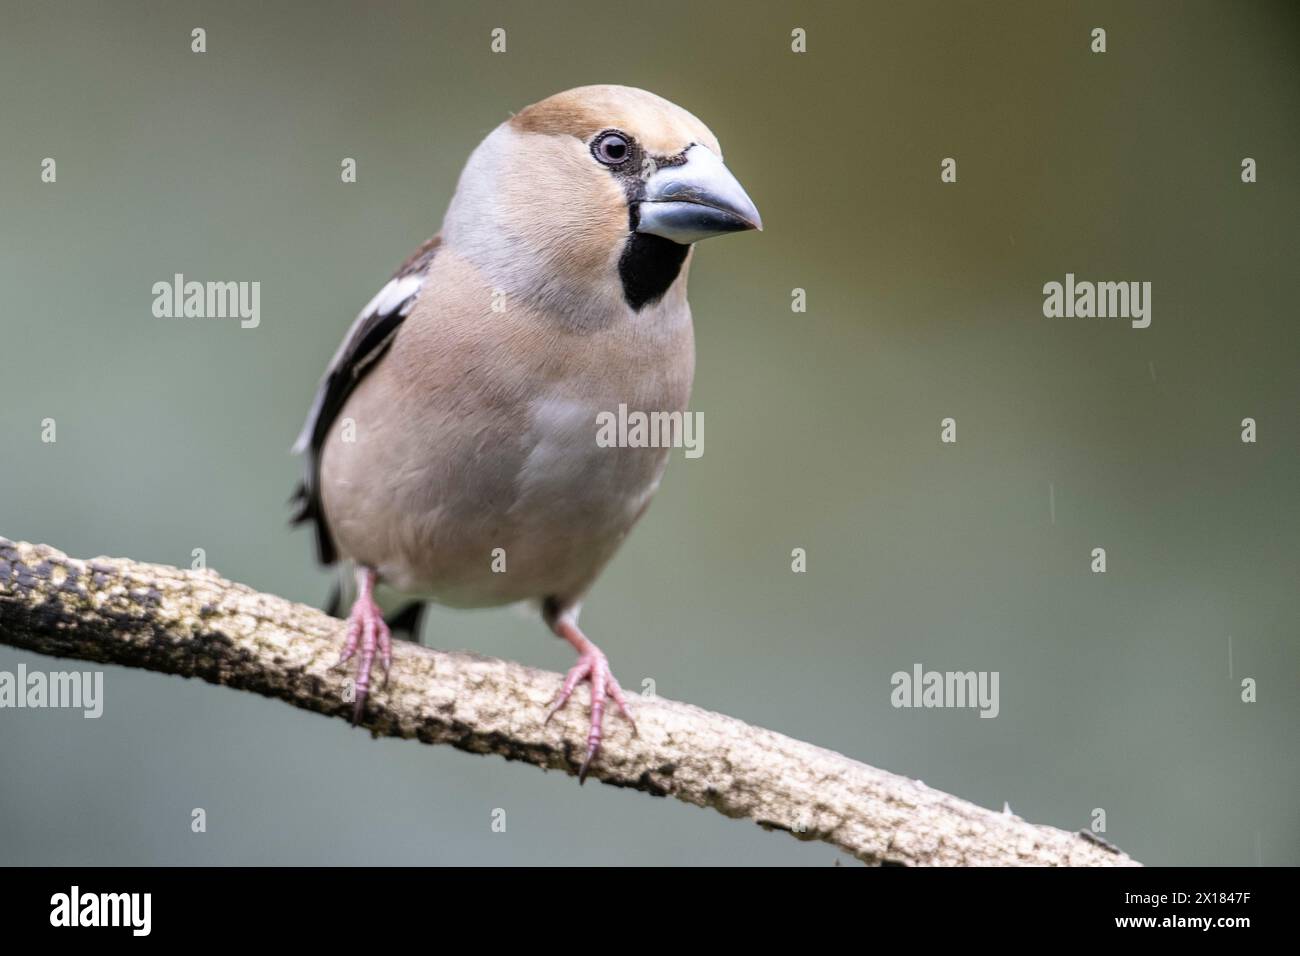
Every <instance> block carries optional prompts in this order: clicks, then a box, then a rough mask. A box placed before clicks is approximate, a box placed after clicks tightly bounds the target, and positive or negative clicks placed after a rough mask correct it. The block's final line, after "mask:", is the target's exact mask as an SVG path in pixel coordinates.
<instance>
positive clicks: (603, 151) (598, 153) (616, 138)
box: [591, 132, 632, 166]
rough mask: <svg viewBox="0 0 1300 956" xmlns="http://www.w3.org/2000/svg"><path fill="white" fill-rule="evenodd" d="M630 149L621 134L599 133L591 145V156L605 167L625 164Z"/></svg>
mask: <svg viewBox="0 0 1300 956" xmlns="http://www.w3.org/2000/svg"><path fill="white" fill-rule="evenodd" d="M631 153H632V147H631V145H630V144H629V143H628V140H627V137H626V136H624V135H623V134H622V133H613V132H611V133H601V134H600V135H599V136H597V137H596V138H595V139H594V140H593V141H592V143H591V154H592V155H593V156H595V157H596V159H598V160H600V162H602V163H604V164H605V165H606V166H618V165H620V164H622V163H625V162H627V158H628V156H629V155H631Z"/></svg>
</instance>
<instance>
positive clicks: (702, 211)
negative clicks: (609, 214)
mask: <svg viewBox="0 0 1300 956" xmlns="http://www.w3.org/2000/svg"><path fill="white" fill-rule="evenodd" d="M638 219H639V221H638V222H637V227H636V231H637V232H645V233H649V234H650V235H653V236H663V237H664V238H665V239H671V240H672V241H673V242H679V243H681V244H682V245H687V244H689V243H692V242H696V241H698V240H700V239H707V238H709V237H710V236H721V235H724V234H725V233H728V232H742V231H744V230H746V229H762V228H763V220H762V219H761V218H759V215H758V210H757V209H755V208H754V203H753V202H752V201H751V200H750V198H749V197H748V196H747V195H745V190H744V189H743V188H742V187H741V185H740V183H738V182H736V177H735V176H733V175H731V171H730V170H729V169H727V167H726V166H724V165H723V164H722V160H721V159H719V158H718V155H717V153H715V152H713V151H712V150H711V149H709V148H708V147H707V146H701V145H700V144H698V143H696V144H695V145H693V146H691V147H690V148H689V149H687V150H686V162H685V163H682V164H680V165H677V166H665V167H663V168H662V169H658V170H656V171H655V172H654V174H653V175H652V176H651V177H650V178H649V179H647V180H646V184H645V195H644V198H643V199H642V200H641V203H640V207H639V217H638Z"/></svg>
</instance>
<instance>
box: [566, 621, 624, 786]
mask: <svg viewBox="0 0 1300 956" xmlns="http://www.w3.org/2000/svg"><path fill="white" fill-rule="evenodd" d="M554 628H555V633H556V634H558V635H559V636H560V637H562V638H564V639H565V640H566V641H568V642H569V643H570V644H572V645H573V646H574V648H575V649H576V650H577V651H578V663H576V664H574V665H573V667H572V668H570V669H569V673H568V675H567V676H566V677H565V678H564V686H563V687H561V688H560V693H559V694H558V695H556V698H555V701H554V703H552V704H551V709H550V710H549V711H547V713H546V720H547V722H549V721H550V719H551V718H552V717H554V716H555V715H556V713H557V712H558V711H559V710H560V708H561V707H563V706H564V705H565V704H566V703H567V702H568V700H569V698H570V697H571V696H573V691H574V690H575V689H576V688H577V686H578V685H579V684H580V683H582V682H583V681H587V682H588V683H590V684H591V729H590V730H588V731H587V756H586V759H585V760H583V761H582V767H581V768H580V769H579V770H578V782H579V783H583V782H584V781H586V779H587V771H588V770H589V769H590V768H591V762H592V761H593V760H594V759H595V758H596V754H598V753H600V742H601V738H602V735H603V724H604V717H605V701H606V699H612V700H613V701H614V704H615V705H616V706H617V707H618V710H619V713H621V714H622V715H623V716H624V717H625V718H626V719H627V722H628V723H629V724H631V725H632V730H633V731H634V732H635V731H636V721H634V720H633V719H632V714H631V713H630V712H629V711H628V706H627V697H626V696H625V695H624V693H623V688H622V687H620V686H619V683H618V680H617V679H616V678H615V677H614V673H613V671H611V670H610V669H609V659H608V658H606V657H605V653H604V652H603V651H602V650H601V649H600V648H599V647H597V646H596V645H595V644H593V643H591V641H589V640H587V638H586V636H585V635H584V634H583V633H582V631H580V630H578V625H577V624H576V623H574V622H573V621H571V620H568V619H562V620H560V621H557V622H556V623H555V625H554Z"/></svg>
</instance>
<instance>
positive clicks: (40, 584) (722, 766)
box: [0, 538, 1136, 866]
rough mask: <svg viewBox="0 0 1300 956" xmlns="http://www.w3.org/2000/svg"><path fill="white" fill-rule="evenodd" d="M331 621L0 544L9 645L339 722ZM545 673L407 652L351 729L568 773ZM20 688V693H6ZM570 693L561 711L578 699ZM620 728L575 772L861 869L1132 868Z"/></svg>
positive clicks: (561, 727)
mask: <svg viewBox="0 0 1300 956" xmlns="http://www.w3.org/2000/svg"><path fill="white" fill-rule="evenodd" d="M341 638H342V622H340V621H337V620H335V619H333V618H330V617H328V616H326V615H325V614H322V613H321V612H320V611H317V610H314V609H313V608H310V607H306V606H305V605H302V604H294V603H291V602H289V601H286V600H284V599H283V598H279V597H275V596H274V595H269V594H260V593H258V592H256V591H254V590H252V589H251V588H248V587H245V586H244V585H241V584H232V583H231V582H229V581H225V580H223V579H222V578H221V577H219V576H218V575H217V574H216V573H215V572H213V571H182V570H179V569H177V568H172V567H167V566H165V565H155V564H141V563H138V562H135V561H131V560H127V559H121V558H95V559H94V560H91V561H79V560H76V559H73V558H69V557H68V556H67V555H65V554H62V553H61V552H59V551H56V550H54V549H53V548H50V547H48V546H46V545H37V544H26V543H22V542H13V541H9V540H8V539H6V538H0V641H3V642H4V643H6V644H12V645H13V646H15V647H19V648H24V649H27V650H31V651H36V652H38V653H41V654H51V655H54V656H57V657H74V658H79V659H82V660H88V661H99V662H103V663H108V664H121V665H124V666H127V667H143V668H145V669H147V670H155V671H162V672H164V673H168V674H180V675H182V676H185V677H199V678H202V679H203V680H206V681H208V682H210V683H213V684H222V685H224V686H227V687H234V688H239V689H241V690H250V691H254V692H256V693H259V694H263V695H265V696H267V697H278V698H279V699H281V700H284V701H287V702H288V703H290V704H293V705H294V706H296V707H301V708H303V709H305V710H312V711H316V712H317V713H321V714H327V715H331V716H335V717H342V718H345V719H346V718H349V717H350V716H351V709H352V705H351V704H350V703H348V702H347V701H346V700H345V691H346V690H347V689H348V688H349V687H350V683H349V680H350V678H349V675H348V674H347V673H344V672H343V671H340V670H337V669H334V668H333V667H332V665H333V664H334V662H335V660H336V659H337V657H338V652H339V646H340V643H341ZM559 685H560V676H559V675H558V674H552V673H547V672H544V671H539V670H534V669H533V668H530V667H524V666H522V665H519V664H512V663H509V662H507V661H500V660H494V659H491V658H487V657H481V656H479V655H477V654H470V653H465V652H449V651H435V650H431V649H429V648H425V647H421V646H419V645H416V644H412V643H409V642H406V641H398V642H396V644H395V646H394V648H393V669H392V680H391V683H390V684H389V686H388V688H387V690H385V689H383V688H382V687H377V688H375V689H374V691H372V693H371V698H370V701H369V702H368V703H367V707H366V714H365V716H364V718H363V723H364V725H365V726H366V727H368V728H369V729H370V730H371V731H372V733H374V734H375V735H390V736H395V737H415V738H417V739H418V740H422V741H424V742H425V743H429V744H451V745H452V746H453V747H457V748H459V749H461V750H467V751H470V752H471V753H479V754H489V753H494V754H499V755H501V756H503V757H505V758H506V759H507V760H522V761H526V762H527V763H531V764H534V765H536V766H538V767H543V768H546V769H553V770H564V771H566V772H568V773H571V774H576V773H577V770H578V767H579V765H580V764H581V762H582V757H583V752H584V742H585V739H586V733H585V731H586V720H587V716H586V708H585V707H583V706H570V707H568V708H565V710H563V711H561V712H560V713H559V714H557V715H556V718H555V719H554V720H553V721H551V723H550V724H549V725H547V724H543V719H544V717H545V713H546V705H547V703H548V702H549V701H550V700H551V699H552V698H553V697H554V696H555V694H556V691H557V690H558V689H559ZM23 691H24V689H23V688H19V692H20V693H21V692H23ZM578 702H579V701H578V698H575V701H574V703H578ZM634 703H635V705H636V719H637V724H638V727H639V733H638V734H637V735H635V736H634V735H633V734H632V733H631V731H630V729H629V728H628V725H627V723H626V722H625V721H623V720H619V719H616V718H615V719H610V720H607V721H606V725H607V727H606V729H607V731H608V735H607V737H606V742H605V745H604V748H603V750H602V752H601V755H600V756H599V757H598V758H597V760H596V761H595V763H594V764H593V765H592V768H591V775H592V776H593V777H594V778H596V779H598V780H601V781H602V782H604V783H609V784H613V785H615V786H619V787H631V788H634V789H637V790H645V791H647V792H649V793H652V794H655V795H658V796H674V797H676V798H677V799H679V800H684V801H686V802H687V803H693V804H696V805H697V806H702V807H712V808H713V809H715V810H717V811H718V812H720V813H722V814H724V815H726V816H729V817H744V818H748V819H750V820H753V821H754V822H755V823H758V824H759V825H760V826H763V827H766V828H769V829H781V830H786V831H789V832H791V833H793V835H794V836H796V837H797V838H799V839H801V840H823V841H825V842H827V843H829V844H831V845H832V846H836V847H839V848H840V849H842V850H844V851H846V852H848V853H850V854H852V855H853V856H855V857H857V858H858V859H859V860H862V861H864V862H867V863H900V864H908V865H996V864H1023V865H1071V866H1084V865H1102V866H1119V865H1136V864H1135V863H1134V861H1133V860H1132V859H1130V858H1129V857H1128V856H1126V855H1125V854H1123V853H1122V852H1120V851H1119V850H1118V849H1116V848H1114V847H1111V846H1110V845H1109V844H1106V843H1104V842H1103V841H1100V840H1098V839H1096V838H1095V837H1091V836H1090V835H1087V834H1079V833H1067V832H1065V831H1063V830H1057V829H1054V828H1052V827H1047V826H1036V825H1034V824H1030V823H1026V822H1025V821H1024V820H1021V819H1020V818H1018V817H1015V816H1012V815H1011V814H1009V813H998V812H995V811H991V810H986V809H984V808H982V807H978V806H975V805H974V804H971V803H967V802H966V801H964V800H960V799H958V798H956V797H953V796H949V795H948V794H945V793H941V792H939V791H937V790H932V789H930V788H929V787H927V786H925V785H924V784H922V783H919V782H917V781H914V780H910V779H908V778H906V777H900V776H896V775H894V774H891V773H887V772H885V771H883V770H876V769H875V768H873V767H868V766H866V765H865V764H861V763H858V762H857V761H854V760H850V759H849V758H847V757H844V756H841V755H840V754H837V753H833V752H832V751H829V750H823V749H822V748H820V747H815V746H813V745H812V744H806V743H802V742H800V741H797V740H792V739H790V738H789V737H784V736H782V735H780V734H777V733H773V732H772V731H769V730H763V729H761V728H758V727H751V726H749V725H748V724H745V723H743V722H741V721H739V720H735V719H733V718H731V717H726V716H723V715H721V714H714V713H710V712H708V711H705V710H701V709H700V708H698V707H692V706H691V705H689V704H682V703H678V702H676V701H671V700H666V699H663V698H638V699H636V700H635V701H634Z"/></svg>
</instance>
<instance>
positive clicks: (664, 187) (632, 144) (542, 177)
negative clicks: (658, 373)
mask: <svg viewBox="0 0 1300 956" xmlns="http://www.w3.org/2000/svg"><path fill="white" fill-rule="evenodd" d="M761 228H762V221H761V219H760V218H759V215H758V210H757V209H756V208H755V207H754V204H753V202H752V201H751V200H750V198H749V196H747V195H746V194H745V190H744V189H743V188H742V187H741V185H740V183H739V182H737V181H736V178H735V177H734V176H732V174H731V172H730V171H729V170H728V169H727V167H726V166H724V165H723V163H722V150H721V149H720V148H719V146H718V141H717V138H716V137H715V136H714V135H713V133H712V132H710V131H709V128H708V127H707V126H705V125H704V124H703V123H701V122H700V121H699V120H698V119H696V118H695V117H694V116H693V115H691V114H690V113H688V112H687V111H686V110H684V109H682V108H681V107H679V106H676V105H674V104H673V103H670V102H668V101H667V100H665V99H663V98H662V97H659V96H655V95H654V94H653V93H647V92H646V91H644V90H638V89H634V88H632V87H626V86H583V87H578V88H577V89H572V90H567V91H566V92H563V93H557V94H556V95H554V96H551V97H548V98H547V99H545V100H542V101H541V102H539V103H535V104H533V105H532V106H529V107H527V108H525V109H524V110H522V111H521V112H519V113H518V114H516V115H515V116H513V117H511V118H510V119H509V120H507V121H506V122H505V123H502V124H501V126H499V127H497V129H496V130H494V131H493V132H492V133H491V134H489V135H488V137H487V138H486V139H485V140H484V141H483V143H482V144H480V146H479V147H478V149H476V150H475V151H474V154H473V155H472V156H471V157H470V160H469V162H468V163H467V165H466V167H465V171H464V173H463V174H462V175H461V180H460V185H459V187H458V189H457V192H456V197H455V199H454V200H453V202H452V206H451V208H450V209H449V210H448V214H447V220H446V222H445V224H444V227H443V235H444V239H445V240H446V241H447V242H448V244H449V245H450V246H452V247H453V248H458V249H460V250H461V251H462V253H463V254H464V255H466V256H467V257H468V258H469V259H470V260H471V261H472V262H473V263H474V264H475V265H476V266H478V267H479V268H480V269H482V270H484V271H485V272H486V273H487V274H488V276H489V279H490V281H492V282H494V283H498V284H500V285H501V286H503V287H505V288H507V289H508V290H510V291H514V292H518V293H523V294H525V295H528V296H530V297H533V298H535V299H539V300H541V301H542V303H543V304H545V305H548V306H552V307H558V308H560V309H564V310H568V311H570V312H573V311H574V310H577V311H579V312H593V313H598V312H602V311H603V312H604V314H606V315H608V314H609V312H608V308H609V306H610V304H611V300H615V299H617V300H618V303H620V304H622V305H626V306H627V307H628V308H631V309H632V310H633V311H634V312H639V311H641V310H642V309H643V308H644V307H646V306H648V305H653V304H655V303H657V302H659V301H661V300H663V299H664V298H665V297H666V296H667V295H668V294H669V291H670V290H671V289H674V287H675V286H676V290H675V291H676V294H677V295H681V296H684V295H685V290H684V285H685V282H684V273H685V269H684V268H683V267H684V265H685V261H686V258H687V256H688V254H689V252H690V248H691V245H692V243H695V242H697V241H699V240H700V239H707V238H709V237H710V236H719V235H723V234H726V233H730V232H741V231H744V230H749V229H761ZM679 278H680V279H682V280H683V281H681V282H680V283H679V282H678V279H679Z"/></svg>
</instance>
